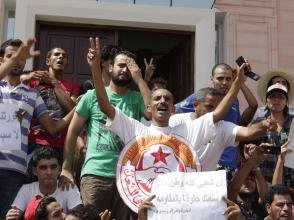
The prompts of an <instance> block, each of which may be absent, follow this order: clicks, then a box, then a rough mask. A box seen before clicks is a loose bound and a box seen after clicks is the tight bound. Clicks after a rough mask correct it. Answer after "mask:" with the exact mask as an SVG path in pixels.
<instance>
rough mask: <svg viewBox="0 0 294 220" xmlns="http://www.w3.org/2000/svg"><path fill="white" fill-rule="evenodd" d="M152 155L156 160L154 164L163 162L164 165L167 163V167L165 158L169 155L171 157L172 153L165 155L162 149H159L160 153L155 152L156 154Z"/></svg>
mask: <svg viewBox="0 0 294 220" xmlns="http://www.w3.org/2000/svg"><path fill="white" fill-rule="evenodd" d="M151 155H152V156H153V157H154V158H155V159H154V162H153V164H156V163H157V162H159V161H161V162H163V163H165V164H166V165H167V163H166V160H165V158H166V157H167V156H168V155H170V153H164V152H163V151H162V148H161V147H159V149H158V151H157V152H154V153H151Z"/></svg>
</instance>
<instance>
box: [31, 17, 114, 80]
mask: <svg viewBox="0 0 294 220" xmlns="http://www.w3.org/2000/svg"><path fill="white" fill-rule="evenodd" d="M37 27H38V31H37V33H38V35H37V39H38V41H37V48H38V49H39V50H40V51H41V55H40V56H39V58H37V59H36V60H35V63H34V69H41V70H45V69H48V68H47V66H46V64H45V60H46V54H47V52H48V51H49V50H50V49H51V48H53V47H55V46H60V47H62V48H64V49H65V50H66V52H67V53H68V56H69V65H68V67H67V68H66V70H65V74H64V78H66V79H71V80H75V81H77V82H78V83H79V84H81V83H82V82H83V81H84V80H86V79H89V78H91V72H90V69H89V66H88V63H87V60H86V54H87V52H88V48H89V37H95V36H98V37H99V38H100V42H101V44H102V46H103V45H105V44H108V45H117V37H116V32H115V31H114V30H111V29H103V28H99V29H97V28H89V27H88V28H82V27H75V26H63V25H60V24H47V23H42V22H40V23H38V24H37Z"/></svg>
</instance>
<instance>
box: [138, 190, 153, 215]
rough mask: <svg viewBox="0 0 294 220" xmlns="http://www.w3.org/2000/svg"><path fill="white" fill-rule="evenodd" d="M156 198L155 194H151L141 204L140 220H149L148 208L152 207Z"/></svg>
mask: <svg viewBox="0 0 294 220" xmlns="http://www.w3.org/2000/svg"><path fill="white" fill-rule="evenodd" d="M154 198H155V195H152V196H150V197H149V198H147V199H145V200H144V201H143V202H142V203H141V204H140V206H139V210H138V220H147V210H148V209H150V208H151V207H152V206H153V204H152V202H151V201H152V200H153V199H154Z"/></svg>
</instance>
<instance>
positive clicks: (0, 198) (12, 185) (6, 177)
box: [0, 169, 25, 219]
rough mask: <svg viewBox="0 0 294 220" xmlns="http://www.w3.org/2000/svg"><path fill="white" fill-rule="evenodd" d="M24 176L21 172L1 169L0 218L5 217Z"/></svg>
mask: <svg viewBox="0 0 294 220" xmlns="http://www.w3.org/2000/svg"><path fill="white" fill-rule="evenodd" d="M24 178H25V175H24V174H21V173H19V172H16V171H11V170H1V169H0V219H5V216H6V213H7V211H8V210H9V209H10V206H11V204H12V203H13V201H14V198H15V197H16V194H17V192H18V190H19V189H20V187H21V186H22V184H23V182H24Z"/></svg>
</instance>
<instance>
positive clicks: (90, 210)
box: [66, 205, 99, 220]
mask: <svg viewBox="0 0 294 220" xmlns="http://www.w3.org/2000/svg"><path fill="white" fill-rule="evenodd" d="M66 214H67V215H73V216H75V217H77V218H79V219H80V220H97V219H98V214H99V213H98V211H97V209H96V208H95V207H94V206H93V205H86V206H83V205H78V206H76V207H75V208H73V209H71V210H69V211H68V212H67V213H66Z"/></svg>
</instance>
